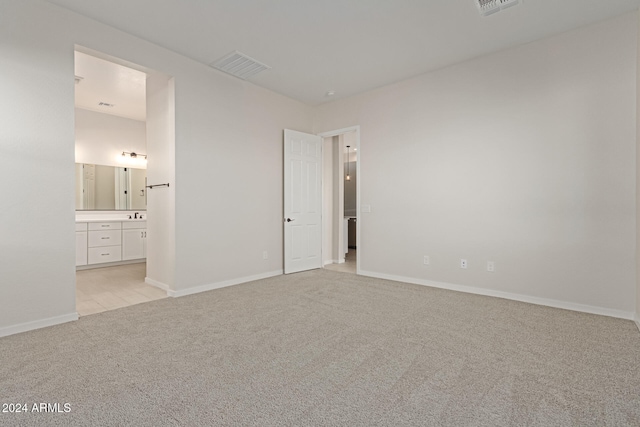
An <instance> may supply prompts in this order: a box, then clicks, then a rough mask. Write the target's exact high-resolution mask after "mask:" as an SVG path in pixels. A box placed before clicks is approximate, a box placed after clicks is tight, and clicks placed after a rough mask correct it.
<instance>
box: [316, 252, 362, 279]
mask: <svg viewBox="0 0 640 427" xmlns="http://www.w3.org/2000/svg"><path fill="white" fill-rule="evenodd" d="M324 268H326V269H327V270H333V271H341V272H343V273H352V274H356V250H355V249H349V252H347V255H346V256H345V260H344V264H327V265H325V266H324Z"/></svg>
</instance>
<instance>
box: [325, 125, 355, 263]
mask: <svg viewBox="0 0 640 427" xmlns="http://www.w3.org/2000/svg"><path fill="white" fill-rule="evenodd" d="M348 132H355V133H356V148H357V149H358V162H357V163H356V176H357V177H358V179H357V180H356V247H357V248H358V249H357V250H356V274H360V266H361V263H360V254H361V253H362V250H361V249H362V244H361V240H360V237H361V233H360V225H361V223H362V221H360V195H361V194H362V192H361V191H360V188H361V183H362V175H361V174H360V163H361V162H360V153H361V150H360V125H356V126H349V127H346V128H342V129H336V130H331V131H328V132H322V133H319V134H318V136H321V137H322V138H331V137H334V136H338V135H342V134H345V133H348ZM323 185H324V183H323Z"/></svg>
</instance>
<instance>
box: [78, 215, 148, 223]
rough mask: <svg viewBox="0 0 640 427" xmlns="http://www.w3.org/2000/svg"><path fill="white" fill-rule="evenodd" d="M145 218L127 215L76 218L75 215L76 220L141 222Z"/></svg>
mask: <svg viewBox="0 0 640 427" xmlns="http://www.w3.org/2000/svg"><path fill="white" fill-rule="evenodd" d="M146 220H147V218H137V219H133V218H132V219H129V216H127V217H126V218H123V217H113V216H111V217H107V216H104V217H95V218H86V217H85V218H77V217H76V222H141V221H143V222H144V221H146Z"/></svg>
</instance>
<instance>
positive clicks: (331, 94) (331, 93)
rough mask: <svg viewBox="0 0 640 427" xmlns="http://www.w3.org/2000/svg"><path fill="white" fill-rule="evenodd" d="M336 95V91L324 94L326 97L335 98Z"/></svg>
mask: <svg viewBox="0 0 640 427" xmlns="http://www.w3.org/2000/svg"><path fill="white" fill-rule="evenodd" d="M335 94H336V91H335V90H328V91H327V93H325V94H324V96H333V95H335Z"/></svg>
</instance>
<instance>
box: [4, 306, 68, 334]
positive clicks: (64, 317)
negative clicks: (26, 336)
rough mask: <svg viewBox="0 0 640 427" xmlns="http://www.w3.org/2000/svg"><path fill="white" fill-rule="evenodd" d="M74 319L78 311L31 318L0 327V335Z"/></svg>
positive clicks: (17, 332)
mask: <svg viewBox="0 0 640 427" xmlns="http://www.w3.org/2000/svg"><path fill="white" fill-rule="evenodd" d="M75 320H78V313H76V312H73V313H69V314H63V315H62V316H55V317H49V318H47V319H40V320H33V321H31V322H26V323H20V324H18V325H13V326H7V327H4V328H0V337H6V336H9V335H13V334H19V333H21V332H27V331H32V330H34V329H40V328H46V327H47V326H54V325H59V324H60V323H67V322H73V321H75Z"/></svg>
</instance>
